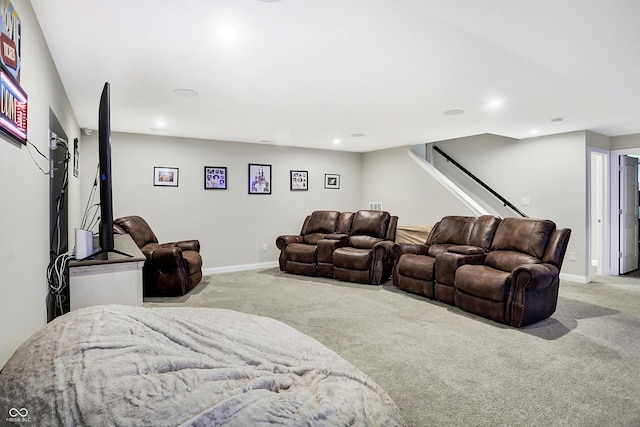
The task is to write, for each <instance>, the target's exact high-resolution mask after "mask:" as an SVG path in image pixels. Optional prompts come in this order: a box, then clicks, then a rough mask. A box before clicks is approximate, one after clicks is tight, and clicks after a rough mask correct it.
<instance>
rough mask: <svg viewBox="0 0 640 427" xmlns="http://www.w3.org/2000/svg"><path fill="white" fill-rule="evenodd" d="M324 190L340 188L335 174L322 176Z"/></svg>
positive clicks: (338, 177) (337, 176)
mask: <svg viewBox="0 0 640 427" xmlns="http://www.w3.org/2000/svg"><path fill="white" fill-rule="evenodd" d="M324 188H332V189H339V188H340V175H338V174H335V173H325V174H324Z"/></svg>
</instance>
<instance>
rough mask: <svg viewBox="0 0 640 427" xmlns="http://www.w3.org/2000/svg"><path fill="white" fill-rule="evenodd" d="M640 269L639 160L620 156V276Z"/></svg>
mask: <svg viewBox="0 0 640 427" xmlns="http://www.w3.org/2000/svg"><path fill="white" fill-rule="evenodd" d="M637 268H638V159H637V158H636V157H629V156H620V274H624V273H627V272H629V271H632V270H635V269H637Z"/></svg>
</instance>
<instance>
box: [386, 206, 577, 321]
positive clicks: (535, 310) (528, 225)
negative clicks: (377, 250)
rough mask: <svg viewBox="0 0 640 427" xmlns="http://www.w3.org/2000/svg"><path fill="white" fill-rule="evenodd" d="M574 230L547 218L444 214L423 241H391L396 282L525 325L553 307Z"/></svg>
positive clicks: (549, 312) (434, 297) (429, 296)
mask: <svg viewBox="0 0 640 427" xmlns="http://www.w3.org/2000/svg"><path fill="white" fill-rule="evenodd" d="M570 235H571V230H570V229H566V228H564V229H559V228H556V225H555V223H553V222H552V221H549V220H541V219H532V218H504V219H500V218H498V217H494V216H481V217H479V218H475V217H465V216H447V217H444V218H442V220H440V221H439V222H438V223H436V225H435V226H434V227H433V229H432V230H431V232H430V234H429V236H428V238H427V241H426V242H425V244H410V243H397V244H396V245H395V246H394V257H395V259H396V264H395V267H394V270H393V284H394V285H395V286H397V287H398V288H400V289H402V290H405V291H407V292H411V293H415V294H419V295H422V296H424V297H427V298H430V299H434V300H438V301H442V302H445V303H447V304H451V305H455V306H457V307H459V308H460V309H462V310H464V311H468V312H471V313H474V314H477V315H479V316H482V317H485V318H488V319H491V320H494V321H497V322H500V323H504V324H507V325H511V326H514V327H522V326H525V325H529V324H532V323H535V322H539V321H541V320H543V319H546V318H548V317H549V316H551V315H552V314H553V313H554V312H555V310H556V305H557V300H558V288H559V284H560V279H559V275H560V268H561V266H562V262H563V260H564V255H565V252H566V249H567V245H568V242H569V237H570Z"/></svg>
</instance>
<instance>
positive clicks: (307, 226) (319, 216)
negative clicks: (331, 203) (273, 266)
mask: <svg viewBox="0 0 640 427" xmlns="http://www.w3.org/2000/svg"><path fill="white" fill-rule="evenodd" d="M340 217H341V213H340V212H338V211H331V210H324V211H314V212H312V213H311V215H308V216H307V217H306V218H305V220H304V223H303V224H302V229H301V230H300V234H298V235H282V236H278V237H277V238H276V246H277V247H278V249H280V258H279V260H278V261H279V265H280V270H281V271H286V272H287V273H293V274H303V275H305V276H317V274H318V242H319V241H321V240H322V239H324V238H325V237H326V236H327V235H329V234H333V233H335V232H336V229H337V227H338V224H339V220H340ZM347 232H348V229H347Z"/></svg>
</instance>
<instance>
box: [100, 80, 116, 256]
mask: <svg viewBox="0 0 640 427" xmlns="http://www.w3.org/2000/svg"><path fill="white" fill-rule="evenodd" d="M109 91H110V85H109V82H106V83H105V84H104V87H103V89H102V95H101V96H100V106H99V109H98V157H99V160H98V162H99V164H100V229H99V236H100V237H99V242H100V251H101V252H112V251H113V249H114V242H113V199H112V183H111V105H110V99H109V96H110V95H109Z"/></svg>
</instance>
